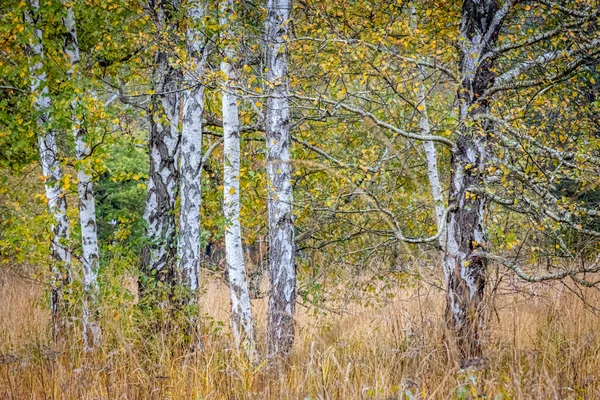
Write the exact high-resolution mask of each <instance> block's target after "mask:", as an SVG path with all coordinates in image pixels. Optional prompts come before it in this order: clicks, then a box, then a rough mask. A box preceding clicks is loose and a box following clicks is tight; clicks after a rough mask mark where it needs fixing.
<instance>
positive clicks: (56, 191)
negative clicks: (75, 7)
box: [25, 0, 71, 340]
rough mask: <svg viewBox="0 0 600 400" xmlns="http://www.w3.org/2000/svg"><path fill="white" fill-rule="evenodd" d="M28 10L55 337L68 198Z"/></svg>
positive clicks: (67, 263) (66, 257)
mask: <svg viewBox="0 0 600 400" xmlns="http://www.w3.org/2000/svg"><path fill="white" fill-rule="evenodd" d="M29 5H30V10H29V11H27V12H26V13H25V20H26V22H27V23H28V24H29V25H31V26H32V27H33V32H34V37H33V39H32V41H31V42H30V44H29V46H28V53H29V57H30V66H29V74H30V78H31V93H32V96H33V106H34V109H35V111H36V114H37V120H36V123H37V127H38V146H39V152H40V162H41V165H42V174H43V175H44V177H45V181H44V188H45V192H46V200H47V202H48V211H49V212H50V216H51V217H52V226H51V230H52V243H51V252H52V257H53V258H54V263H53V266H52V278H51V286H50V291H51V293H50V308H51V311H52V332H53V336H54V339H55V340H58V338H59V336H60V333H61V331H62V328H63V327H64V325H65V323H66V321H65V317H66V316H65V313H66V308H67V303H66V301H65V300H64V296H63V295H64V293H63V292H64V291H66V290H68V286H69V285H70V282H71V253H70V250H69V247H68V246H69V221H68V219H67V199H66V197H65V194H64V192H63V190H62V187H61V180H62V178H63V173H62V169H61V166H60V161H59V157H58V146H57V144H56V134H55V132H54V131H53V130H51V129H49V128H48V123H49V120H50V106H51V100H50V94H49V93H48V87H47V82H46V72H45V71H44V47H43V44H42V30H41V29H40V28H39V27H38V26H37V23H36V19H37V14H38V12H39V8H40V5H39V0H31V1H30V3H29Z"/></svg>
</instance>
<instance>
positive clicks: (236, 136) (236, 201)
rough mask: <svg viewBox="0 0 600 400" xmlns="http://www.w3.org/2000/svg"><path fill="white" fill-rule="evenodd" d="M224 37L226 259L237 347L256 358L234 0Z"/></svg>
mask: <svg viewBox="0 0 600 400" xmlns="http://www.w3.org/2000/svg"><path fill="white" fill-rule="evenodd" d="M219 8H220V12H221V15H220V21H219V22H220V25H221V41H222V43H223V44H224V50H223V55H222V56H223V59H222V61H221V71H222V72H223V74H224V75H225V79H226V82H225V85H224V87H223V90H222V110H223V163H224V166H223V214H224V217H225V220H226V227H225V259H226V263H227V269H228V277H229V287H230V293H231V330H232V332H233V336H234V339H235V343H236V346H237V347H238V348H240V347H243V348H244V350H245V351H246V354H247V356H248V357H249V358H250V359H251V360H254V359H255V358H256V354H255V344H254V325H253V320H252V306H251V304H250V295H249V292H248V282H247V278H246V266H245V264H244V251H243V248H242V233H241V223H240V119H239V112H238V102H239V99H238V97H237V96H236V94H235V90H236V89H235V87H236V86H237V77H236V71H235V67H234V66H233V63H234V61H235V49H234V47H233V44H232V41H233V40H234V30H233V24H234V15H235V11H234V1H233V0H223V1H221V3H220V6H219Z"/></svg>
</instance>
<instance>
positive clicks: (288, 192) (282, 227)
mask: <svg viewBox="0 0 600 400" xmlns="http://www.w3.org/2000/svg"><path fill="white" fill-rule="evenodd" d="M291 7H292V5H291V2H290V0H269V1H268V2H267V19H266V23H265V31H266V35H265V36H266V37H265V42H266V68H267V74H266V75H267V76H266V78H267V87H268V99H267V110H266V133H267V182H268V208H269V270H270V273H271V287H270V292H269V315H268V332H267V351H268V356H269V357H273V356H287V355H288V354H289V353H290V352H291V350H292V345H293V343H294V330H295V327H294V322H295V321H294V315H295V308H296V307H295V304H296V271H295V265H294V220H293V214H292V201H293V192H292V184H291V173H292V166H291V164H290V149H289V147H290V111H289V100H288V91H289V88H288V77H287V69H288V68H287V52H286V45H285V43H286V41H287V39H288V35H289V22H290V12H291Z"/></svg>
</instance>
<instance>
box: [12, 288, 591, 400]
mask: <svg viewBox="0 0 600 400" xmlns="http://www.w3.org/2000/svg"><path fill="white" fill-rule="evenodd" d="M534 290H537V293H535V294H533V293H532V292H531V290H523V291H522V292H523V293H521V294H515V293H512V294H504V295H502V296H497V297H496V298H495V304H496V310H497V311H498V312H497V313H494V314H493V315H492V316H491V318H490V323H489V326H490V328H489V330H488V332H487V337H488V340H487V341H486V355H487V357H488V366H487V368H482V369H480V370H477V371H474V370H472V371H463V370H460V369H459V368H458V367H457V366H456V360H455V357H454V353H453V351H452V350H451V349H449V348H448V346H447V345H446V344H445V341H444V328H443V323H442V320H443V319H442V310H443V294H441V293H440V292H439V291H437V290H434V289H425V288H424V287H423V286H415V287H413V288H412V289H410V290H408V291H404V292H403V294H402V295H401V296H398V297H396V298H395V299H393V300H390V301H389V302H388V303H387V304H386V305H384V306H382V307H378V308H363V307H360V306H358V305H352V304H347V305H346V307H345V312H344V313H343V314H342V315H337V314H331V313H329V314H328V315H318V316H314V314H313V313H308V312H307V311H306V310H304V309H303V308H302V307H300V310H299V311H300V312H299V316H298V335H297V341H296V347H295V352H294V354H293V356H292V358H291V360H290V363H289V366H288V368H287V369H286V370H285V371H284V372H281V373H277V371H274V370H269V369H268V368H267V367H266V365H264V364H261V365H258V366H253V365H248V364H247V363H246V362H245V361H244V359H243V358H242V357H239V356H237V355H236V353H235V352H234V351H233V350H232V349H231V340H230V337H229V335H228V333H227V329H226V326H227V318H228V312H227V309H228V296H227V288H226V287H225V286H224V285H222V284H220V283H219V282H217V281H214V282H211V283H210V284H209V287H208V288H207V293H206V294H205V295H204V299H205V303H204V306H205V308H206V312H207V314H208V315H209V316H210V317H211V318H209V319H206V320H205V327H206V329H207V331H208V332H207V336H206V338H205V349H204V351H203V352H202V353H200V354H193V355H184V354H183V353H182V351H181V346H178V338H174V337H169V336H166V335H165V336H161V335H157V336H155V337H150V336H147V335H145V334H144V333H142V332H138V331H136V329H135V328H134V324H133V321H132V320H131V319H132V318H133V317H132V315H133V314H130V313H128V312H127V311H125V312H123V313H118V312H111V313H110V315H106V316H105V320H104V321H103V324H104V326H105V333H104V344H103V347H102V348H101V349H99V350H98V351H96V352H95V353H92V354H85V353H83V351H82V349H81V348H82V346H81V340H80V338H79V337H78V336H77V335H76V334H75V335H74V338H73V339H72V341H70V342H68V343H65V344H64V345H62V346H58V347H57V346H54V345H52V344H51V341H50V338H49V334H48V330H47V328H48V311H47V310H46V309H44V307H43V301H42V300H41V298H42V296H43V290H42V288H41V287H40V286H39V284H36V283H33V282H32V281H29V280H25V279H22V278H18V277H15V276H5V277H4V278H2V279H0V299H1V302H0V357H1V358H0V398H3V399H5V398H6V399H306V398H311V399H369V398H375V399H405V398H415V399H417V398H427V399H429V398H435V399H448V398H457V399H468V398H490V399H508V398H517V399H593V398H600V380H599V379H600V378H599V377H600V337H599V336H598V333H599V332H600V319H599V317H596V316H595V315H594V314H593V313H592V312H591V311H590V308H589V307H587V306H586V305H585V304H584V303H583V302H582V301H581V300H580V299H579V298H578V297H577V296H575V295H574V294H573V293H572V292H570V291H569V290H567V289H566V288H565V287H564V286H561V285H552V286H545V287H542V288H535V289H534ZM583 294H584V295H585V296H586V300H587V301H588V302H594V301H596V300H600V295H598V294H596V293H595V292H589V293H583ZM130 308H133V307H130ZM265 308H266V303H265V300H259V301H256V303H255V304H254V311H255V313H256V315H257V316H259V318H258V321H257V325H258V326H257V330H258V332H259V333H262V332H264V314H265ZM217 321H223V322H224V325H225V328H223V329H221V328H219V326H220V324H218V323H217ZM259 340H260V341H262V338H261V337H260V336H259ZM411 396H412V397H411ZM477 396H479V397H477Z"/></svg>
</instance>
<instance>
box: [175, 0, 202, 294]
mask: <svg viewBox="0 0 600 400" xmlns="http://www.w3.org/2000/svg"><path fill="white" fill-rule="evenodd" d="M205 14H206V5H205V4H204V3H201V4H199V3H194V4H193V5H191V6H190V9H189V11H188V18H189V24H190V26H191V27H190V28H188V30H187V48H188V54H189V55H190V61H191V63H192V65H191V66H190V68H189V70H188V71H186V73H185V87H186V90H184V91H183V92H182V94H183V119H182V126H181V159H180V164H179V184H180V195H181V213H180V216H179V240H178V242H177V255H178V257H177V258H178V263H179V273H180V274H181V277H180V281H181V283H183V284H184V286H185V287H187V288H188V289H190V291H191V292H192V293H195V292H196V291H197V290H198V288H199V286H200V208H201V206H202V185H201V179H200V166H201V163H202V113H203V111H204V82H203V77H204V71H205V68H206V53H207V51H206V40H205V38H204V34H203V33H202V32H200V31H198V30H197V29H196V28H195V27H194V25H196V24H197V23H198V22H200V21H201V20H202V18H204V16H205Z"/></svg>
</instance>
